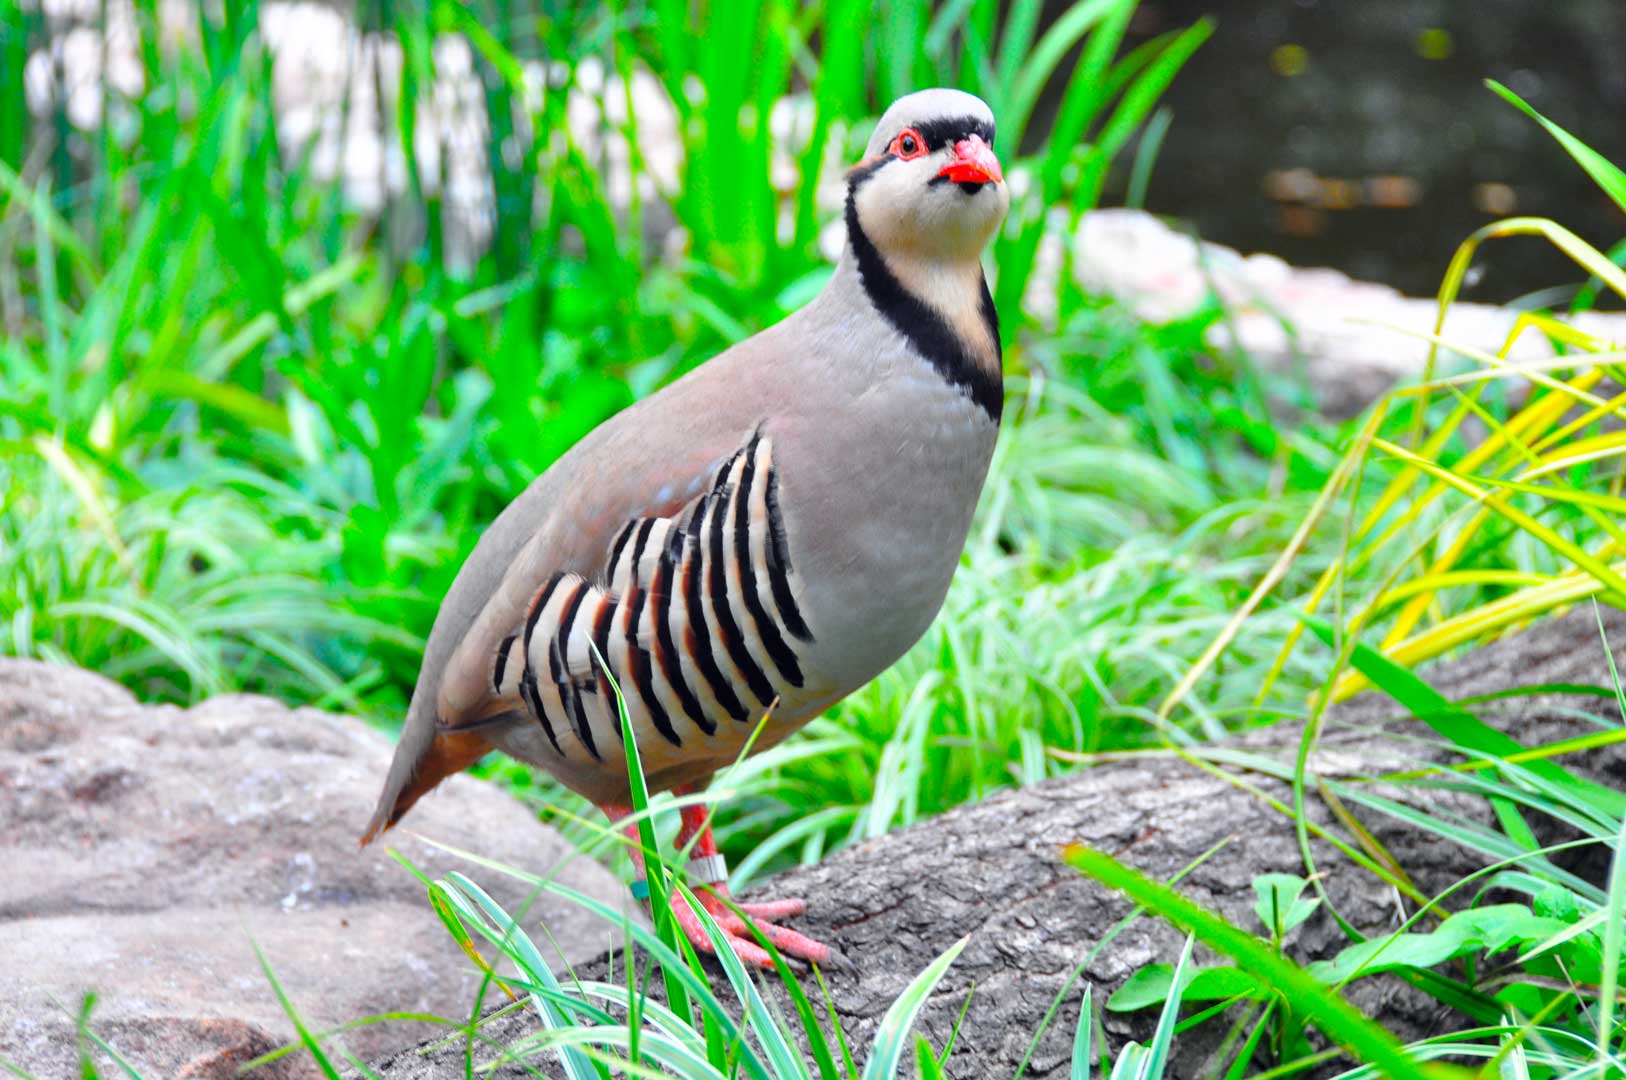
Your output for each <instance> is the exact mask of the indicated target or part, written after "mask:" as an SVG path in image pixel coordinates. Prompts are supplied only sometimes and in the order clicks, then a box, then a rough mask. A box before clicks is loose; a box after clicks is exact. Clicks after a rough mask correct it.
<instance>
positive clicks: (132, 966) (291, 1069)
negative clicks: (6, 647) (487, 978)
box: [0, 659, 626, 1078]
mask: <svg viewBox="0 0 1626 1080" xmlns="http://www.w3.org/2000/svg"><path fill="white" fill-rule="evenodd" d="M389 758H390V743H389V740H388V739H386V738H385V737H384V736H383V735H382V734H380V733H379V732H377V731H374V730H371V729H370V728H368V727H367V726H366V725H365V724H363V723H361V722H360V721H358V720H355V719H353V718H349V717H344V716H335V715H330V714H328V713H323V712H319V711H317V710H315V709H294V710H289V709H287V708H285V707H284V706H282V705H280V704H278V703H277V702H274V701H271V700H269V699H267V698H262V697H252V696H246V695H232V696H226V697H218V698H213V699H211V700H209V701H207V702H205V703H203V704H201V705H199V706H197V707H195V708H192V709H180V708H175V707H172V706H144V705H141V704H138V703H137V702H136V701H135V700H134V699H133V698H132V697H131V695H130V694H129V693H128V692H127V691H125V690H123V689H122V688H120V687H119V686H117V685H115V684H114V683H111V682H109V681H107V680H106V679H103V678H101V677H99V676H96V675H93V674H90V673H88V672H85V671H80V670H77V669H74V668H69V667H60V666H55V665H50V664H43V663H37V662H34V661H23V660H9V659H0V862H3V865H4V867H5V873H4V874H3V875H0V957H3V958H4V960H3V962H0V1058H3V1059H8V1060H9V1061H11V1062H12V1063H15V1064H16V1065H19V1066H21V1067H23V1068H26V1069H28V1070H29V1071H31V1072H32V1073H34V1074H35V1075H36V1076H39V1077H42V1078H44V1077H57V1076H69V1075H78V1066H77V1061H78V1058H77V1053H78V1051H77V1049H76V1040H75V1035H74V1019H73V1016H72V1015H71V1014H72V1011H75V1010H77V1009H78V1007H79V1004H80V1002H81V1000H82V998H83V995H84V994H85V993H86V992H87V991H92V990H93V991H95V992H96V994H97V1004H96V1008H95V1011H94V1012H93V1014H92V1017H91V1022H90V1027H91V1029H92V1030H93V1031H95V1032H96V1033H97V1034H98V1035H99V1036H101V1037H102V1038H104V1039H106V1040H107V1041H108V1042H109V1043H111V1044H112V1045H113V1046H114V1048H115V1049H117V1050H118V1051H119V1052H120V1053H121V1054H122V1055H123V1056H124V1057H126V1058H127V1059H128V1060H129V1061H130V1062H131V1063H132V1064H134V1065H135V1066H136V1067H137V1068H138V1069H139V1070H141V1071H142V1073H143V1074H144V1075H146V1076H148V1077H160V1076H162V1077H171V1076H185V1077H216V1076H219V1077H226V1076H232V1075H234V1074H235V1071H236V1069H237V1068H238V1066H239V1065H241V1064H242V1063H243V1062H245V1061H248V1060H251V1059H252V1058H254V1057H255V1056H257V1055H259V1054H261V1053H264V1052H265V1051H267V1050H271V1049H274V1048H275V1047H277V1046H279V1045H282V1044H284V1043H286V1042H287V1041H289V1040H290V1039H292V1038H293V1037H294V1029H293V1025H292V1023H291V1022H290V1021H289V1020H288V1018H287V1017H286V1015H285V1013H284V1011H283V1009H282V1007H281V1006H280V1005H279V1004H278V1002H277V999H276V995H275V994H274V992H273V990H272V987H271V984H270V982H269V981H268V980H267V978H266V977H265V975H264V974H263V973H262V971H261V968H260V965H259V962H258V961H257V960H256V958H255V954H254V947H255V945H256V944H258V946H259V947H260V949H261V950H263V952H264V953H265V956H266V958H267V960H268V962H269V963H270V965H271V967H272V969H273V970H274V972H275V973H276V976H277V979H278V980H279V981H280V982H281V983H282V985H283V987H284V988H285V990H286V991H287V993H288V996H289V998H290V999H291V1000H292V1002H293V1003H294V1005H295V1007H296V1008H297V1009H298V1010H299V1011H300V1014H301V1017H302V1019H303V1020H304V1021H305V1022H306V1023H307V1024H308V1025H309V1026H310V1027H311V1028H312V1029H313V1030H321V1029H325V1028H331V1027H334V1026H336V1025H339V1024H342V1023H345V1022H347V1021H351V1020H356V1019H359V1018H361V1017H366V1016H370V1015H375V1014H378V1013H383V1012H413V1013H421V1014H434V1015H439V1016H446V1017H452V1018H460V1017H467V1016H468V1014H469V1011H470V1010H471V1009H472V1008H473V1007H474V1004H475V999H476V994H477V990H478V985H479V978H478V977H477V975H478V973H477V972H475V971H474V969H473V968H472V966H471V965H470V963H469V962H468V961H467V959H465V958H464V957H463V956H462V953H461V952H460V950H459V949H458V948H457V946H456V945H455V943H453V942H452V940H451V939H450V937H449V936H448V935H447V933H446V931H445V929H444V928H443V927H442V926H441V925H440V922H439V920H438V919H437V918H436V916H435V914H434V912H433V910H432V909H431V908H430V907H429V905H428V903H427V902H426V900H425V896H424V889H423V886H422V885H421V884H419V883H418V882H417V881H416V880H415V879H414V878H413V877H412V876H411V875H410V874H409V873H408V872H407V871H406V869H404V868H403V867H402V866H400V865H399V864H398V863H397V862H396V861H395V860H394V859H392V858H391V857H390V855H389V853H388V851H387V850H386V849H387V848H389V847H393V848H395V849H396V850H398V851H399V852H400V853H401V854H402V855H404V856H406V857H407V858H409V859H410V860H411V861H412V862H413V863H415V864H416V865H417V866H418V867H420V868H421V869H423V870H424V871H425V872H427V873H429V874H431V875H439V874H443V873H445V872H446V871H447V870H450V869H453V868H455V867H456V865H457V860H456V859H454V858H453V857H452V856H450V855H447V854H445V853H443V852H441V851H439V850H437V849H435V848H433V847H431V846H430V845H428V844H426V843H424V842H423V841H421V840H420V839H418V838H417V836H415V835H413V833H410V832H405V831H402V830H397V831H396V832H394V833H391V834H389V835H388V836H387V837H386V838H385V842H384V843H382V844H375V845H374V846H372V847H370V848H367V849H365V850H361V849H358V848H357V845H356V836H357V834H358V833H359V832H360V830H361V828H362V826H363V825H364V824H365V823H366V821H367V818H368V815H369V812H370V811H371V809H372V802H373V798H374V796H375V795H376V794H377V790H378V785H379V784H380V783H381V782H382V779H383V776H384V772H385V769H386V768H387V766H388V764H389ZM404 828H405V829H410V830H413V831H414V832H416V833H421V834H422V835H424V836H427V837H433V838H435V839H437V840H440V841H442V842H444V843H447V844H451V845H454V846H458V847H463V848H467V849H473V850H478V851H479V852H480V853H481V854H482V855H485V856H488V857H491V858H494V859H498V860H501V861H503V862H506V863H509V864H511V865H514V866H519V867H523V868H526V869H528V870H531V871H533V872H539V873H540V872H546V871H548V870H551V869H553V868H554V867H555V866H557V865H560V864H561V863H562V864H563V868H562V869H561V870H560V871H559V877H560V879H561V880H562V881H564V882H565V883H567V884H569V885H571V886H572V887H573V888H576V889H579V890H581V891H582V892H585V893H587V894H589V895H591V896H594V897H597V898H599V899H601V900H604V901H606V902H608V903H611V904H618V903H622V902H624V898H625V896H626V890H625V888H624V887H622V886H621V884H620V883H619V882H618V881H616V880H615V879H614V878H613V877H612V876H611V875H610V874H609V873H608V872H607V871H606V870H604V869H603V868H602V867H600V866H599V865H598V864H596V863H594V862H592V861H590V860H588V859H585V858H581V857H579V856H576V855H575V854H574V851H573V849H572V848H571V847H570V846H569V845H568V844H567V843H566V842H565V841H564V840H563V839H562V838H561V837H560V836H559V835H558V834H556V833H554V832H553V831H551V830H549V829H548V828H546V827H544V826H543V825H541V824H540V823H538V822H537V821H536V819H535V817H534V815H533V814H532V813H531V812H530V811H528V810H527V809H526V808H525V807H523V806H522V805H521V804H520V803H518V802H517V801H515V800H514V799H512V798H510V797H509V796H508V795H506V794H504V793H503V792H502V791H501V790H499V789H498V788H496V787H494V786H492V785H489V784H483V783H480V782H479V781H477V780H474V779H472V778H469V777H456V778H453V779H452V780H450V781H449V782H447V783H445V784H443V785H441V787H440V788H439V789H438V790H437V791H436V792H435V793H434V794H432V795H431V796H429V797H428V798H426V799H425V800H424V801H423V802H422V803H421V804H420V805H419V806H418V807H417V808H416V809H415V810H414V811H413V813H412V816H411V817H410V818H408V819H407V822H406V824H405V826H404ZM496 876H497V875H492V874H482V875H481V878H482V880H483V881H488V882H489V884H490V885H491V886H492V889H493V892H494V893H495V894H496V895H497V896H498V899H500V900H501V901H503V903H504V904H505V905H506V906H508V907H509V909H510V910H514V909H516V908H517V907H518V906H519V905H521V904H522V903H523V902H524V901H525V899H526V897H525V895H524V893H523V892H522V891H521V890H520V889H519V888H517V887H515V888H510V889H509V890H508V891H507V892H502V891H501V890H500V885H501V882H496V881H489V879H491V878H494V877H496ZM539 904H540V905H541V907H540V909H539V910H538V914H539V915H540V917H542V918H545V919H546V920H547V923H548V925H549V926H550V927H552V928H553V929H554V930H555V933H556V935H557V940H558V941H560V942H562V943H565V945H564V956H565V958H566V959H568V960H570V961H571V962H575V961H578V960H581V959H584V958H587V957H590V956H593V955H596V954H598V953H601V952H603V951H604V949H605V948H606V946H608V945H609V944H611V941H610V940H609V938H608V937H607V935H606V933H605V932H604V931H602V930H601V929H600V928H599V927H598V926H596V925H594V924H593V923H591V922H590V921H589V920H588V919H587V917H586V916H584V915H583V914H582V913H581V912H580V911H579V910H578V909H576V908H573V907H570V906H568V905H562V904H559V903H558V902H556V901H548V900H542V901H539ZM436 1030H443V1029H438V1028H436V1027H434V1026H433V1025H429V1024H407V1023H399V1022H390V1023H385V1024H376V1025H368V1026H365V1027H361V1028H358V1029H356V1030H354V1031H351V1032H348V1033H346V1034H345V1035H344V1036H343V1037H342V1042H343V1043H344V1044H345V1045H347V1046H348V1047H349V1049H350V1050H351V1051H352V1052H354V1053H355V1054H357V1055H358V1056H359V1057H362V1058H373V1057H377V1056H379V1055H381V1054H386V1053H388V1052H390V1051H391V1050H393V1049H396V1048H398V1047H401V1046H404V1045H409V1044H411V1043H412V1042H415V1041H417V1040H418V1039H421V1038H424V1037H426V1036H428V1035H430V1034H432V1033H434V1032H435V1031H436ZM115 1071H116V1070H115ZM104 1075H106V1073H104ZM256 1075H265V1076H277V1077H303V1076H307V1075H315V1067H314V1063H313V1062H312V1060H311V1058H310V1057H309V1056H308V1055H304V1054H299V1055H291V1056H289V1057H287V1058H284V1059H282V1060H281V1061H279V1062H278V1063H276V1064H275V1065H274V1066H272V1067H270V1068H267V1069H265V1070H264V1071H263V1073H260V1074H256Z"/></svg>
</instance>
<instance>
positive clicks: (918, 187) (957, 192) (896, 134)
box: [847, 89, 1011, 260]
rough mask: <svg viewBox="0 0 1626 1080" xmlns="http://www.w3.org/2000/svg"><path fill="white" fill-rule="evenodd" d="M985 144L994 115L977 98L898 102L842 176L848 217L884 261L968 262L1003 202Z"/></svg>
mask: <svg viewBox="0 0 1626 1080" xmlns="http://www.w3.org/2000/svg"><path fill="white" fill-rule="evenodd" d="M993 144H994V114H993V112H992V111H991V110H990V109H989V108H988V106H987V104H986V103H984V102H983V100H982V99H981V98H979V97H976V96H974V95H972V94H967V93H965V92H964V91H961V90H947V89H936V90H921V91H919V92H917V93H913V94H909V95H907V96H905V97H901V98H899V99H898V100H897V101H895V102H893V103H892V107H891V108H889V109H887V110H886V113H885V115H883V116H882V117H881V121H880V123H879V124H877V125H876V128H875V134H874V135H872V136H870V141H869V146H868V147H866V148H865V150H864V160H863V161H861V162H859V163H858V164H857V165H856V166H854V167H853V169H852V170H851V171H850V172H849V173H848V174H847V184H848V189H847V190H848V202H849V211H848V212H849V214H850V215H856V220H857V224H858V225H859V226H860V227H861V228H862V229H863V231H864V233H865V234H866V235H867V236H868V237H869V239H870V240H871V242H873V243H874V244H875V246H876V247H877V248H879V249H880V250H881V251H882V252H885V253H887V254H889V255H900V256H906V257H907V256H915V257H919V258H925V259H931V260H959V259H972V260H974V259H976V258H977V257H978V256H979V255H981V254H982V249H983V248H984V247H985V246H986V245H987V243H988V241H989V239H990V238H991V237H992V236H993V235H994V230H995V229H997V228H998V227H999V223H1000V222H1001V221H1002V220H1003V219H1004V217H1005V211H1006V210H1008V209H1009V208H1010V204H1011V196H1010V191H1009V190H1008V189H1007V188H1006V186H1005V176H1004V173H1003V172H1002V171H1001V170H1000V167H999V159H998V158H997V157H995V156H994V146H993ZM849 224H851V222H849Z"/></svg>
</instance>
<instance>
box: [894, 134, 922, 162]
mask: <svg viewBox="0 0 1626 1080" xmlns="http://www.w3.org/2000/svg"><path fill="white" fill-rule="evenodd" d="M892 152H893V153H894V154H896V155H897V156H898V157H900V158H902V159H903V160H904V161H908V160H909V159H910V158H917V157H920V156H921V155H923V154H924V153H925V152H926V140H925V139H922V138H921V137H920V132H918V131H916V130H915V129H914V128H905V129H904V130H903V132H902V133H901V134H900V135H899V136H898V137H897V138H896V139H893V140H892Z"/></svg>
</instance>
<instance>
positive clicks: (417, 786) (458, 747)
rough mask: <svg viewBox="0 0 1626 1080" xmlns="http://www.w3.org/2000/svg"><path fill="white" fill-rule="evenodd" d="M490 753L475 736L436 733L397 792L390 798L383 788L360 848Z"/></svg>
mask: <svg viewBox="0 0 1626 1080" xmlns="http://www.w3.org/2000/svg"><path fill="white" fill-rule="evenodd" d="M491 750H492V745H491V743H490V742H488V741H487V740H486V738H485V736H483V735H481V734H480V733H479V732H475V731H438V732H436V733H435V736H434V739H433V741H432V742H430V744H429V747H428V749H427V750H426V751H425V753H424V754H423V756H422V757H421V758H420V759H419V760H418V762H417V767H416V768H414V769H413V770H412V774H411V776H410V778H408V779H407V781H406V783H405V784H404V785H403V786H402V787H401V789H400V790H399V791H398V792H397V793H395V795H394V796H393V797H391V796H390V788H389V787H386V788H385V794H384V797H383V798H381V799H380V800H379V803H378V809H377V810H376V811H375V812H374V813H373V820H372V821H371V823H369V824H368V826H367V831H366V832H365V833H363V834H362V836H361V846H362V847H366V846H367V845H368V844H370V843H371V842H372V841H373V840H374V839H375V838H376V837H377V836H378V835H379V834H380V833H383V832H386V831H388V830H389V829H390V828H392V827H393V826H394V825H395V823H396V822H398V821H400V820H401V818H403V817H405V816H406V812H407V811H408V810H410V809H412V804H413V803H415V802H417V801H418V800H419V799H421V798H422V797H423V796H424V795H426V794H428V793H429V792H430V791H431V790H432V789H433V788H434V787H435V785H436V784H439V783H440V782H441V781H442V780H444V779H446V778H447V777H448V776H451V775H453V774H454V773H460V772H462V771H463V770H464V769H466V768H468V767H469V766H470V765H473V764H474V763H475V762H476V761H479V760H480V759H481V758H483V757H485V756H486V754H488V753H490V752H491ZM392 786H393V785H392Z"/></svg>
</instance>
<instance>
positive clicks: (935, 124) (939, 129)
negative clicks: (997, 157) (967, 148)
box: [910, 116, 994, 150]
mask: <svg viewBox="0 0 1626 1080" xmlns="http://www.w3.org/2000/svg"><path fill="white" fill-rule="evenodd" d="M910 127H912V128H914V130H915V131H916V132H918V133H919V134H920V137H921V138H922V139H925V140H926V148H927V149H928V150H941V149H942V148H943V147H945V146H948V145H949V144H950V143H953V142H956V141H958V140H960V139H963V138H965V137H966V136H967V135H978V136H981V138H982V141H983V142H985V143H987V144H988V145H989V146H992V145H993V144H994V125H993V124H992V123H990V122H989V121H987V120H984V119H982V118H981V117H978V116H949V117H942V118H940V119H937V120H925V121H922V122H921V123H918V124H911V125H910Z"/></svg>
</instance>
